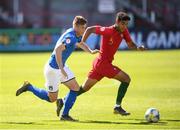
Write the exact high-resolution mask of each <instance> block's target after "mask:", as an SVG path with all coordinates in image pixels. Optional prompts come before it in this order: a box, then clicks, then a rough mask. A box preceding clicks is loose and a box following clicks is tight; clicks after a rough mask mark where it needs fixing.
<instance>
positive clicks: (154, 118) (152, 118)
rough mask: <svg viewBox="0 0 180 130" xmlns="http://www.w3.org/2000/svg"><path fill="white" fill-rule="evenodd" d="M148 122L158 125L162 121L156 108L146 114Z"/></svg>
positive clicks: (150, 109) (148, 110)
mask: <svg viewBox="0 0 180 130" xmlns="http://www.w3.org/2000/svg"><path fill="white" fill-rule="evenodd" d="M145 119H146V121H147V122H151V123H156V122H158V121H159V119H160V115H159V111H158V110H157V109H156V108H149V109H147V111H146V113H145Z"/></svg>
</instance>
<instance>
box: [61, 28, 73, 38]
mask: <svg viewBox="0 0 180 130" xmlns="http://www.w3.org/2000/svg"><path fill="white" fill-rule="evenodd" d="M63 38H64V39H67V38H68V39H71V40H74V39H75V38H76V34H75V31H74V29H73V28H70V29H68V30H66V32H65V34H64V36H63Z"/></svg>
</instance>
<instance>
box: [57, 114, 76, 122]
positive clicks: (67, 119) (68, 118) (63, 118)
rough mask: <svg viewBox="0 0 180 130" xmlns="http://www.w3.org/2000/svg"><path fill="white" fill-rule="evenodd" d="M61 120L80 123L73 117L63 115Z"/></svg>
mask: <svg viewBox="0 0 180 130" xmlns="http://www.w3.org/2000/svg"><path fill="white" fill-rule="evenodd" d="M60 120H61V121H73V122H75V121H78V120H76V119H73V118H72V117H71V116H69V115H62V116H61V118H60Z"/></svg>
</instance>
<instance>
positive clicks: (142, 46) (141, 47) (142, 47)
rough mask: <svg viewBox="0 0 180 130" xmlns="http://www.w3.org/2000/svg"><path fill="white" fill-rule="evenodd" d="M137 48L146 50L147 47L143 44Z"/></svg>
mask: <svg viewBox="0 0 180 130" xmlns="http://www.w3.org/2000/svg"><path fill="white" fill-rule="evenodd" d="M137 50H140V51H144V50H147V48H145V47H144V45H141V46H139V47H138V48H137Z"/></svg>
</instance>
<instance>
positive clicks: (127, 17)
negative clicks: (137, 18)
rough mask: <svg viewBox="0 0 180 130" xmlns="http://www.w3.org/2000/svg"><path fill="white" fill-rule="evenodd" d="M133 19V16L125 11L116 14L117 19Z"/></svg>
mask: <svg viewBox="0 0 180 130" xmlns="http://www.w3.org/2000/svg"><path fill="white" fill-rule="evenodd" d="M129 20H131V18H130V17H129V16H128V14H127V13H125V12H122V11H121V12H118V13H117V15H116V21H118V22H119V21H129Z"/></svg>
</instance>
